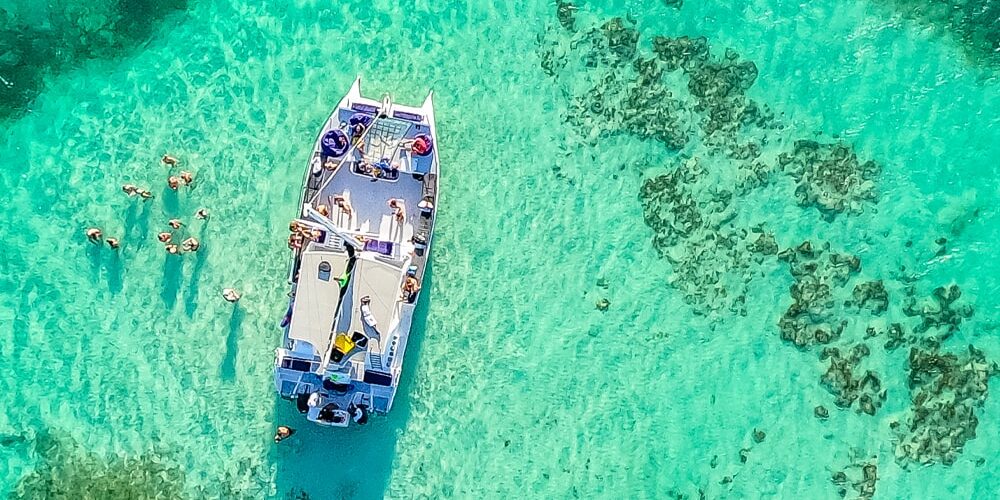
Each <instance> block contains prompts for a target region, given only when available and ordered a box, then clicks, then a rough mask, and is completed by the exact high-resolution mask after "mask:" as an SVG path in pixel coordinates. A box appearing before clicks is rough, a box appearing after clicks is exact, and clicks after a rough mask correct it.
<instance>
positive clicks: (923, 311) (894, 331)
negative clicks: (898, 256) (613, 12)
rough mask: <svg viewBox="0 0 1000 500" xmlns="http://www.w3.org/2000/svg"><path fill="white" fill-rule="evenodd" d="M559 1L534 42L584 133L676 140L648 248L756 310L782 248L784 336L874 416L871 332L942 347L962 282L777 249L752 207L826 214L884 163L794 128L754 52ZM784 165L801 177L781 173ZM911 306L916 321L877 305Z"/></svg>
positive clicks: (712, 301) (850, 401) (656, 179)
mask: <svg viewBox="0 0 1000 500" xmlns="http://www.w3.org/2000/svg"><path fill="white" fill-rule="evenodd" d="M556 11H557V18H558V21H559V23H558V26H559V27H555V28H554V29H553V30H550V31H549V32H547V33H546V34H545V35H543V36H541V37H540V39H539V42H540V49H539V50H540V55H541V63H542V67H543V69H544V70H545V71H546V73H547V74H549V75H551V76H553V77H554V78H556V79H557V80H558V81H560V82H561V83H564V85H565V86H564V88H563V89H562V90H563V92H564V94H565V95H566V96H567V99H568V103H569V106H568V112H567V116H566V119H567V122H568V123H569V124H571V125H572V128H573V130H574V131H575V132H576V133H577V134H579V137H577V139H578V140H579V141H580V142H581V143H584V144H596V143H597V142H598V140H600V139H601V138H603V137H605V136H609V135H615V134H624V135H628V136H632V137H637V138H640V139H644V140H648V141H654V142H656V143H658V144H660V145H662V146H663V147H664V148H665V149H667V150H668V151H670V152H673V153H676V155H675V156H674V158H673V159H672V160H668V162H667V164H666V165H664V166H663V167H664V168H663V169H661V170H655V172H656V173H654V174H652V175H650V176H649V177H648V178H647V179H646V180H645V181H644V182H643V184H642V187H641V189H640V193H639V200H640V202H641V203H642V207H643V218H644V221H645V223H646V225H647V226H649V228H650V229H651V230H652V233H653V235H652V244H653V247H654V248H655V249H656V251H657V252H658V254H659V256H660V257H661V258H663V259H665V260H667V261H669V262H670V264H671V268H672V269H671V275H670V277H669V279H668V283H670V284H671V286H673V287H674V288H676V289H677V290H678V291H680V292H681V293H682V294H683V296H684V298H685V300H686V302H687V303H688V304H690V305H691V306H692V308H693V310H694V312H695V313H696V314H708V315H715V313H719V312H725V311H729V312H731V313H734V314H738V315H746V314H747V302H748V299H747V294H748V290H750V287H749V284H750V282H751V280H752V279H753V278H754V276H755V275H759V274H760V272H761V271H765V270H766V269H767V268H768V267H770V266H771V265H773V263H774V262H775V260H777V261H780V262H785V263H786V264H787V266H788V270H789V272H790V274H791V277H792V279H793V284H792V286H791V287H790V289H789V292H790V295H791V305H790V306H789V307H788V309H787V310H786V311H785V312H784V313H783V314H782V316H781V317H780V319H779V320H778V325H777V326H778V329H779V331H780V336H781V338H782V339H783V340H784V341H785V342H787V343H788V344H790V345H793V346H795V347H796V348H798V349H799V350H802V351H808V350H810V349H812V348H813V347H814V346H817V345H818V346H823V347H824V348H823V350H822V353H821V354H820V357H821V359H822V360H823V361H824V362H825V363H826V370H825V372H824V373H823V375H822V377H821V378H820V383H821V384H822V385H823V386H824V387H825V388H826V389H827V390H828V391H829V392H830V393H831V394H833V396H834V398H835V401H834V402H835V404H837V406H838V407H840V408H845V409H846V408H850V409H854V410H855V412H857V413H859V414H867V415H874V414H876V413H877V412H878V410H879V408H880V407H881V406H882V405H883V403H884V401H885V400H886V397H887V391H886V390H885V389H884V388H883V386H884V385H885V384H884V383H883V379H882V378H881V376H880V375H879V373H881V372H884V368H885V366H887V365H877V363H881V361H879V360H876V359H873V358H871V357H870V356H869V355H870V349H871V347H870V346H871V345H883V346H884V349H885V351H886V352H887V353H890V354H891V353H893V352H894V351H896V350H897V349H898V348H900V347H903V346H920V348H921V349H937V348H938V347H939V346H940V345H941V343H942V342H943V341H944V340H946V339H947V338H948V337H949V336H950V335H951V334H952V333H953V332H954V331H956V330H957V329H958V328H959V325H960V324H961V323H962V321H963V320H964V319H965V318H968V317H969V316H970V315H971V314H972V309H971V307H969V306H966V305H963V304H962V303H961V301H960V299H959V297H960V293H959V291H958V288H957V287H942V288H939V289H937V290H935V292H934V293H933V294H932V296H931V297H930V298H929V299H926V300H917V299H916V298H914V295H915V294H914V292H913V291H912V288H911V289H910V290H908V291H907V292H906V293H905V294H898V293H897V292H896V290H897V288H895V287H894V286H892V285H893V284H892V283H888V282H886V281H883V280H882V279H879V277H877V276H862V275H861V274H862V273H861V260H860V259H859V258H858V257H857V256H854V255H851V254H849V253H840V252H836V251H833V250H831V245H830V244H829V243H824V242H811V241H806V242H803V243H802V244H800V245H798V246H796V247H793V248H787V249H784V250H782V248H784V245H786V244H787V242H784V243H779V241H782V238H781V237H780V235H775V234H774V232H772V231H771V230H770V229H768V228H765V226H764V224H763V223H762V222H763V221H761V220H749V217H748V215H749V214H748V213H746V212H743V211H742V210H741V207H742V205H743V204H744V203H745V202H746V201H747V200H749V199H755V197H757V196H768V197H770V196H774V195H775V194H777V195H778V196H781V195H785V196H786V197H787V198H788V199H789V200H791V202H792V203H794V204H796V205H798V206H801V207H811V208H815V210H816V213H817V214H818V216H819V217H820V218H822V219H824V220H826V221H832V220H834V219H835V218H837V217H843V216H851V215H856V214H859V213H862V212H864V211H866V210H869V209H870V207H873V206H874V205H875V204H876V203H877V202H878V200H877V194H878V189H877V185H876V181H877V180H878V178H879V176H880V175H881V167H880V166H879V165H878V164H877V163H875V162H874V161H868V160H863V159H859V157H858V155H857V153H856V152H855V151H854V150H853V149H852V147H851V146H850V145H848V144H846V143H843V142H839V141H834V142H823V141H816V140H794V138H792V140H788V138H787V137H786V135H787V134H785V133H783V132H781V131H782V130H784V125H783V124H782V123H781V120H779V119H778V118H777V117H775V116H774V115H773V113H772V112H771V111H770V110H769V109H768V108H767V106H765V105H762V104H759V103H757V102H755V100H754V99H751V98H750V97H749V91H750V90H751V89H752V87H753V85H754V84H755V82H756V81H757V79H758V77H759V76H760V75H759V74H758V70H757V67H756V65H755V64H754V63H753V62H752V61H748V60H744V59H742V58H741V57H740V56H739V54H737V53H736V52H735V51H733V50H729V49H725V48H723V49H721V50H720V49H718V48H716V50H713V48H712V47H711V44H710V43H709V40H708V39H706V38H704V37H689V36H674V37H668V36H654V37H652V38H651V44H650V45H651V49H652V53H651V54H649V53H645V50H644V49H643V44H642V43H640V36H639V32H638V31H637V30H636V28H635V23H634V22H633V21H631V20H628V19H621V18H615V19H611V20H610V21H608V22H603V23H598V24H597V25H596V26H595V27H592V28H589V29H587V28H581V25H582V24H583V23H582V22H581V19H582V16H579V17H578V15H577V14H578V12H577V9H576V7H575V6H573V4H571V3H568V2H564V1H562V0H560V1H559V2H558V4H557V9H556ZM554 26H555V25H554ZM564 75H569V76H570V77H569V78H565V79H563V76H564ZM785 141H788V142H785ZM775 144H777V145H778V147H777V148H775V147H774V145H775ZM784 144H788V145H787V146H783V145H784ZM769 145H770V146H769ZM635 167H637V168H638V169H642V170H643V171H649V170H651V169H650V167H651V165H647V164H641V165H636V166H635ZM616 168H617V169H619V170H620V168H621V167H616ZM619 170H616V171H615V172H616V173H617V172H618V171H619ZM778 174H783V175H785V176H787V178H788V179H790V180H791V181H792V182H791V183H790V184H791V185H792V186H794V187H792V188H789V187H788V184H789V183H785V182H772V181H777V180H778V179H775V176H776V175H778ZM765 186H767V187H768V189H767V190H766V191H765V190H763V189H760V188H763V187H765ZM809 211H810V212H811V211H812V210H811V209H810V210H809ZM827 239H828V240H829V241H834V237H828V238H827ZM940 244H941V245H944V242H943V241H942V243H940ZM903 281H904V282H905V278H904V279H903ZM910 284H911V283H906V285H910ZM900 306H902V307H900ZM900 310H902V312H903V313H904V314H906V315H908V316H910V317H912V318H915V319H914V321H902V322H900V321H898V320H897V318H893V320H895V321H893V320H890V321H886V320H885V319H884V318H882V316H885V315H889V316H893V315H894V314H896V313H898V312H899V311H900ZM916 320H919V322H916ZM880 336H884V337H885V338H884V339H878V340H874V341H871V342H869V340H871V339H874V338H876V337H880ZM876 342H878V343H877V344H876ZM983 394H984V396H983V397H985V393H983ZM926 398H927V396H925V397H924V398H923V399H921V401H920V402H921V403H923V401H924V400H925V399H926ZM919 408H921V405H920V404H915V405H914V411H915V412H916V411H918V409H919ZM814 415H815V416H816V417H817V418H820V419H825V418H828V417H829V410H827V408H826V407H824V406H822V405H820V406H817V407H816V408H815V409H814ZM946 417H947V416H942V417H941V418H943V419H945V420H947V418H946ZM948 418H950V417H948ZM856 466H857V469H858V470H857V472H858V474H857V476H858V477H857V478H856V479H855V480H849V479H848V478H847V476H846V474H845V475H844V480H843V484H844V485H845V488H844V490H843V491H844V494H845V495H846V494H847V486H848V485H849V486H851V487H853V488H854V490H855V491H856V492H857V493H858V494H859V495H860V496H861V497H862V498H870V497H871V496H872V495H873V494H874V489H875V481H876V480H877V473H876V469H875V465H874V464H873V463H863V464H856Z"/></svg>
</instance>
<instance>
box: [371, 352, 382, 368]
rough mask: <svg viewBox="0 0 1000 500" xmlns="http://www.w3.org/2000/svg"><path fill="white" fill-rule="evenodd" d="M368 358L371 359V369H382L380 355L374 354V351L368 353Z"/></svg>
mask: <svg viewBox="0 0 1000 500" xmlns="http://www.w3.org/2000/svg"><path fill="white" fill-rule="evenodd" d="M368 359H369V360H371V363H372V369H374V370H379V371H382V370H383V369H384V368H382V355H381V354H376V353H374V352H369V353H368Z"/></svg>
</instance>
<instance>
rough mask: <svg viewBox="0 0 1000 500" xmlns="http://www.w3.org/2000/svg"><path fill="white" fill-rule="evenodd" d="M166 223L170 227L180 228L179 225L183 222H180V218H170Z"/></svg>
mask: <svg viewBox="0 0 1000 500" xmlns="http://www.w3.org/2000/svg"><path fill="white" fill-rule="evenodd" d="M167 224H169V225H170V227H172V228H174V229H180V228H181V226H183V225H184V223H183V222H181V220H180V219H170V220H169V221H167Z"/></svg>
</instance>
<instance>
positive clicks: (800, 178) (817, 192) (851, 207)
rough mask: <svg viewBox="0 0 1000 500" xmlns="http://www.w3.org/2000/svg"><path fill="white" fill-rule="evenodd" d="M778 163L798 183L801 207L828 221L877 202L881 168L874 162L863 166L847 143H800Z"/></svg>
mask: <svg viewBox="0 0 1000 500" xmlns="http://www.w3.org/2000/svg"><path fill="white" fill-rule="evenodd" d="M778 164H779V165H780V167H781V169H782V170H783V171H784V172H785V173H787V174H788V175H789V176H791V177H792V179H794V180H795V183H796V188H795V199H796V200H797V201H798V203H799V205H802V206H811V207H815V208H816V209H817V210H819V211H820V213H822V214H823V216H824V217H825V218H827V219H833V218H834V216H835V215H837V214H839V213H843V212H850V213H858V212H861V211H862V207H863V205H864V203H866V202H874V201H876V199H877V198H876V196H875V179H876V177H878V175H879V174H880V173H881V168H880V167H879V166H878V164H876V163H875V162H873V161H867V162H864V163H862V162H861V161H859V160H858V157H857V155H856V154H855V153H854V151H853V150H852V149H851V148H850V147H848V146H846V145H844V144H821V143H818V142H815V141H796V142H795V147H794V148H793V149H792V151H791V152H790V153H784V154H782V155H781V156H779V157H778Z"/></svg>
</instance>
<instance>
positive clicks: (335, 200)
mask: <svg viewBox="0 0 1000 500" xmlns="http://www.w3.org/2000/svg"><path fill="white" fill-rule="evenodd" d="M330 203H331V204H333V205H337V206H338V207H340V209H341V210H343V211H344V213H345V214H347V216H348V217H350V216H351V214H353V213H354V207H352V206H351V202H349V201H347V197H345V196H344V195H340V194H337V195H333V196H332V197H330Z"/></svg>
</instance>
